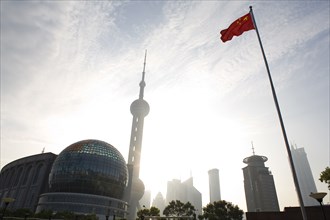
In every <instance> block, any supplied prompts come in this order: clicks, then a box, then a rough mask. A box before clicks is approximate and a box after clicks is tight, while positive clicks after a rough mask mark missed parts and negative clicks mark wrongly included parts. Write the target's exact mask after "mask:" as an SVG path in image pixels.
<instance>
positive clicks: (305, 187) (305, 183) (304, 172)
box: [291, 146, 319, 206]
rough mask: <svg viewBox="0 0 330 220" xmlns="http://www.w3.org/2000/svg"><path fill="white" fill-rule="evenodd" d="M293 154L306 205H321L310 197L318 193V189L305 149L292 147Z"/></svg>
mask: <svg viewBox="0 0 330 220" xmlns="http://www.w3.org/2000/svg"><path fill="white" fill-rule="evenodd" d="M291 153H292V159H293V163H294V167H295V169H296V173H297V178H298V182H299V187H300V191H301V196H302V199H303V202H304V205H305V206H316V205H319V203H318V202H317V201H316V200H315V199H313V198H311V197H310V196H309V195H310V193H311V192H313V193H315V192H317V189H316V185H315V181H314V178H313V174H312V170H311V167H310V166H309V162H308V159H307V154H306V153H305V149H304V148H297V147H294V146H291Z"/></svg>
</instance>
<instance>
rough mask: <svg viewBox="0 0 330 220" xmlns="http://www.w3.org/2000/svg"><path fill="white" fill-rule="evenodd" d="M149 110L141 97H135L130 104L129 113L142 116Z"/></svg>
mask: <svg viewBox="0 0 330 220" xmlns="http://www.w3.org/2000/svg"><path fill="white" fill-rule="evenodd" d="M149 110H150V107H149V104H148V102H146V101H145V100H143V99H137V100H135V101H134V102H132V104H131V113H132V114H133V115H142V116H143V117H144V116H147V115H148V113H149Z"/></svg>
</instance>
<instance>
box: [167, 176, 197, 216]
mask: <svg viewBox="0 0 330 220" xmlns="http://www.w3.org/2000/svg"><path fill="white" fill-rule="evenodd" d="M172 200H180V201H181V202H183V203H186V202H190V203H191V204H192V205H193V206H194V207H195V209H196V210H197V211H196V214H202V194H201V193H200V192H199V191H198V190H197V189H196V188H195V187H194V184H193V178H192V177H190V178H189V179H187V180H186V181H184V182H181V181H180V180H176V179H174V180H172V181H168V182H167V194H166V205H168V204H169V203H170V202H171V201H172Z"/></svg>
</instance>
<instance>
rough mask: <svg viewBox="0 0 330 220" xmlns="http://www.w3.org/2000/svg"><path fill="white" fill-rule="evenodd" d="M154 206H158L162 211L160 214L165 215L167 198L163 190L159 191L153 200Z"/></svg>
mask: <svg viewBox="0 0 330 220" xmlns="http://www.w3.org/2000/svg"><path fill="white" fill-rule="evenodd" d="M152 206H154V207H157V208H158V209H159V211H160V216H163V211H164V209H165V207H166V205H165V199H164V197H163V195H162V193H161V192H158V193H157V195H156V197H155V198H154V200H153V201H152Z"/></svg>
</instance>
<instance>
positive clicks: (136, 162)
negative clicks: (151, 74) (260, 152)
mask: <svg viewBox="0 0 330 220" xmlns="http://www.w3.org/2000/svg"><path fill="white" fill-rule="evenodd" d="M146 58H147V51H146V52H145V57H144V65H143V71H142V80H141V82H140V84H139V85H140V93H139V98H138V99H137V100H135V101H134V102H133V103H132V104H131V113H132V115H133V122H132V130H131V140H130V145H129V154H128V162H127V167H128V172H129V181H128V186H127V191H126V196H125V197H126V201H128V204H129V209H128V216H127V218H128V219H129V220H134V219H136V212H137V209H138V208H141V206H140V204H139V200H140V199H141V198H142V196H143V194H144V184H143V182H142V180H140V178H139V174H140V158H141V147H142V136H143V124H144V117H145V116H147V115H148V113H149V109H150V108H149V104H148V103H147V102H146V101H145V100H144V99H143V95H144V87H145V86H146V83H145V81H144V77H145V67H146Z"/></svg>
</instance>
